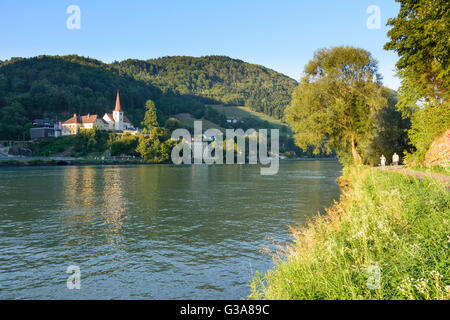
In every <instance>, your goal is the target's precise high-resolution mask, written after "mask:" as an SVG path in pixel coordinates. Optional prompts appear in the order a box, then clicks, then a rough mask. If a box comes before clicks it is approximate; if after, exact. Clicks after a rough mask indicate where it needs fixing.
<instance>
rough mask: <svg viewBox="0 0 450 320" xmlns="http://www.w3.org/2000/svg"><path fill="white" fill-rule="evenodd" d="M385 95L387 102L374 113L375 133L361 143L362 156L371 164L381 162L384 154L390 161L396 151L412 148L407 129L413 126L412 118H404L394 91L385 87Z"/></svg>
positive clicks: (399, 152) (400, 152)
mask: <svg viewBox="0 0 450 320" xmlns="http://www.w3.org/2000/svg"><path fill="white" fill-rule="evenodd" d="M383 95H384V96H385V97H386V99H387V104H386V106H384V107H382V108H381V109H379V110H378V111H377V112H376V114H375V115H374V128H375V133H374V135H373V136H372V137H370V138H369V139H367V140H366V141H364V142H363V144H362V145H361V150H362V156H363V158H364V160H365V162H366V163H368V164H370V165H377V164H379V163H380V156H381V155H382V154H383V155H384V156H385V157H386V159H387V160H388V163H390V159H392V155H393V154H394V152H397V153H398V154H400V155H401V154H402V153H403V152H404V151H409V150H410V145H409V138H408V134H407V130H408V129H409V128H410V127H411V120H410V118H403V117H402V113H401V112H400V111H398V109H397V107H396V105H397V101H398V99H397V94H396V93H395V92H394V91H392V90H390V89H387V88H383Z"/></svg>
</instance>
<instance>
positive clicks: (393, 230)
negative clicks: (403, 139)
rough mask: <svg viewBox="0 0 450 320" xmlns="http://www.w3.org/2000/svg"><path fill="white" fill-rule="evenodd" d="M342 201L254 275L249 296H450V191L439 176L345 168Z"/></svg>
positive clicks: (296, 234)
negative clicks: (270, 265) (269, 267)
mask: <svg viewBox="0 0 450 320" xmlns="http://www.w3.org/2000/svg"><path fill="white" fill-rule="evenodd" d="M341 180H342V181H344V182H345V181H346V185H347V186H346V187H344V190H343V195H342V197H341V200H340V202H339V203H335V204H334V205H333V206H332V207H331V208H330V209H328V210H327V215H324V216H317V218H315V219H314V221H312V222H310V223H309V224H308V225H307V226H306V228H301V227H298V228H293V229H292V233H293V237H294V242H293V244H292V245H290V246H288V247H286V248H284V250H283V251H282V252H277V253H276V257H275V258H274V262H275V266H274V269H273V270H271V271H269V272H268V273H267V274H266V275H261V274H258V273H257V274H256V275H255V277H254V279H253V281H252V282H251V288H252V293H251V295H250V298H252V299H449V298H450V274H449V273H450V272H449V270H450V262H449V261H450V253H449V251H450V250H449V248H448V247H449V244H450V235H449V230H450V192H449V190H448V189H447V188H446V187H445V186H444V185H443V184H442V183H440V182H439V181H437V180H434V179H431V178H428V177H424V178H423V180H420V179H417V178H415V177H410V176H407V175H403V174H401V173H397V172H389V171H384V170H376V169H372V168H359V169H356V168H353V169H345V170H344V177H343V179H341Z"/></svg>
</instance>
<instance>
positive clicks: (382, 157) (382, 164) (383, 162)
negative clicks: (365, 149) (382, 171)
mask: <svg viewBox="0 0 450 320" xmlns="http://www.w3.org/2000/svg"><path fill="white" fill-rule="evenodd" d="M380 160H381V166H382V167H385V166H386V157H385V156H384V154H382V155H381V157H380Z"/></svg>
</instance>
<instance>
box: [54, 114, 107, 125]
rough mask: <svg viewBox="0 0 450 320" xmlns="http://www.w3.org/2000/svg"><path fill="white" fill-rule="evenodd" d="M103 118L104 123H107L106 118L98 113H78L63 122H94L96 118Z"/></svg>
mask: <svg viewBox="0 0 450 320" xmlns="http://www.w3.org/2000/svg"><path fill="white" fill-rule="evenodd" d="M97 119H98V120H101V121H103V122H104V123H106V121H105V120H103V119H101V118H99V116H98V115H96V114H93V115H89V114H88V115H86V116H77V115H76V114H75V115H73V117H72V118H70V119H69V120H67V121H65V122H63V124H71V123H94V122H95V120H97Z"/></svg>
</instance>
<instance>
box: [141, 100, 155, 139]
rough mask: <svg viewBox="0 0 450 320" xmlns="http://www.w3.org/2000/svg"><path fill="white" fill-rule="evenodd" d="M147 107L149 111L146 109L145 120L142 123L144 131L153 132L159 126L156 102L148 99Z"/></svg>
mask: <svg viewBox="0 0 450 320" xmlns="http://www.w3.org/2000/svg"><path fill="white" fill-rule="evenodd" d="M145 109H146V110H147V111H145V116H144V121H142V122H141V124H142V125H143V126H144V133H151V132H152V131H153V130H154V129H156V128H159V124H158V118H157V115H156V105H155V102H153V101H152V100H147V102H146V103H145Z"/></svg>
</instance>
